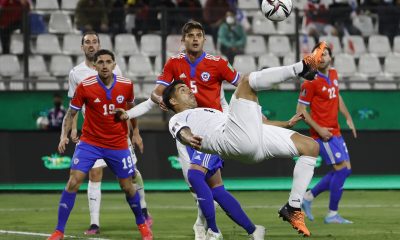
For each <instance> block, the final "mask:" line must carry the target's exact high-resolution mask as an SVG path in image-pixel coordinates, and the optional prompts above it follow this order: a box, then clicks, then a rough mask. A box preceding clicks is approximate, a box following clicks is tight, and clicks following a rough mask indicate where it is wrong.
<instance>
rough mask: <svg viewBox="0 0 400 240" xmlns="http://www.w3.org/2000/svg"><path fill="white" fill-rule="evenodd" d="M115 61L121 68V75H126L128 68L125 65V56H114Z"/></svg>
mask: <svg viewBox="0 0 400 240" xmlns="http://www.w3.org/2000/svg"><path fill="white" fill-rule="evenodd" d="M115 62H116V63H117V65H118V67H119V69H121V73H122V76H124V77H125V76H127V74H128V68H127V66H126V62H125V58H124V57H121V56H115Z"/></svg>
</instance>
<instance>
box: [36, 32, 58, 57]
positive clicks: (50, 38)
mask: <svg viewBox="0 0 400 240" xmlns="http://www.w3.org/2000/svg"><path fill="white" fill-rule="evenodd" d="M35 52H36V53H37V54H43V55H54V54H61V46H60V42H59V41H58V38H57V36H56V35H53V34H40V35H38V37H37V39H36V51H35Z"/></svg>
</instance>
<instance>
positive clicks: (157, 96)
mask: <svg viewBox="0 0 400 240" xmlns="http://www.w3.org/2000/svg"><path fill="white" fill-rule="evenodd" d="M164 89H165V86H164V85H161V84H157V85H156V87H155V88H154V90H153V92H152V93H151V96H150V97H151V100H153V102H155V103H157V104H158V105H159V106H160V108H161V109H162V110H163V111H166V112H167V111H168V108H167V106H165V103H164V102H163V100H162V94H163V92H164Z"/></svg>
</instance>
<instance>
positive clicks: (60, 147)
mask: <svg viewBox="0 0 400 240" xmlns="http://www.w3.org/2000/svg"><path fill="white" fill-rule="evenodd" d="M68 143H69V138H68V137H62V138H61V139H60V142H59V143H58V152H59V153H64V152H65V148H66V146H67V144H68Z"/></svg>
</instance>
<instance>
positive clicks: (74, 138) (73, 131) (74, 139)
mask: <svg viewBox="0 0 400 240" xmlns="http://www.w3.org/2000/svg"><path fill="white" fill-rule="evenodd" d="M78 116H79V114H76V115H75V117H74V118H73V120H72V129H71V140H72V142H74V143H77V142H78V141H79V136H78Z"/></svg>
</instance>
